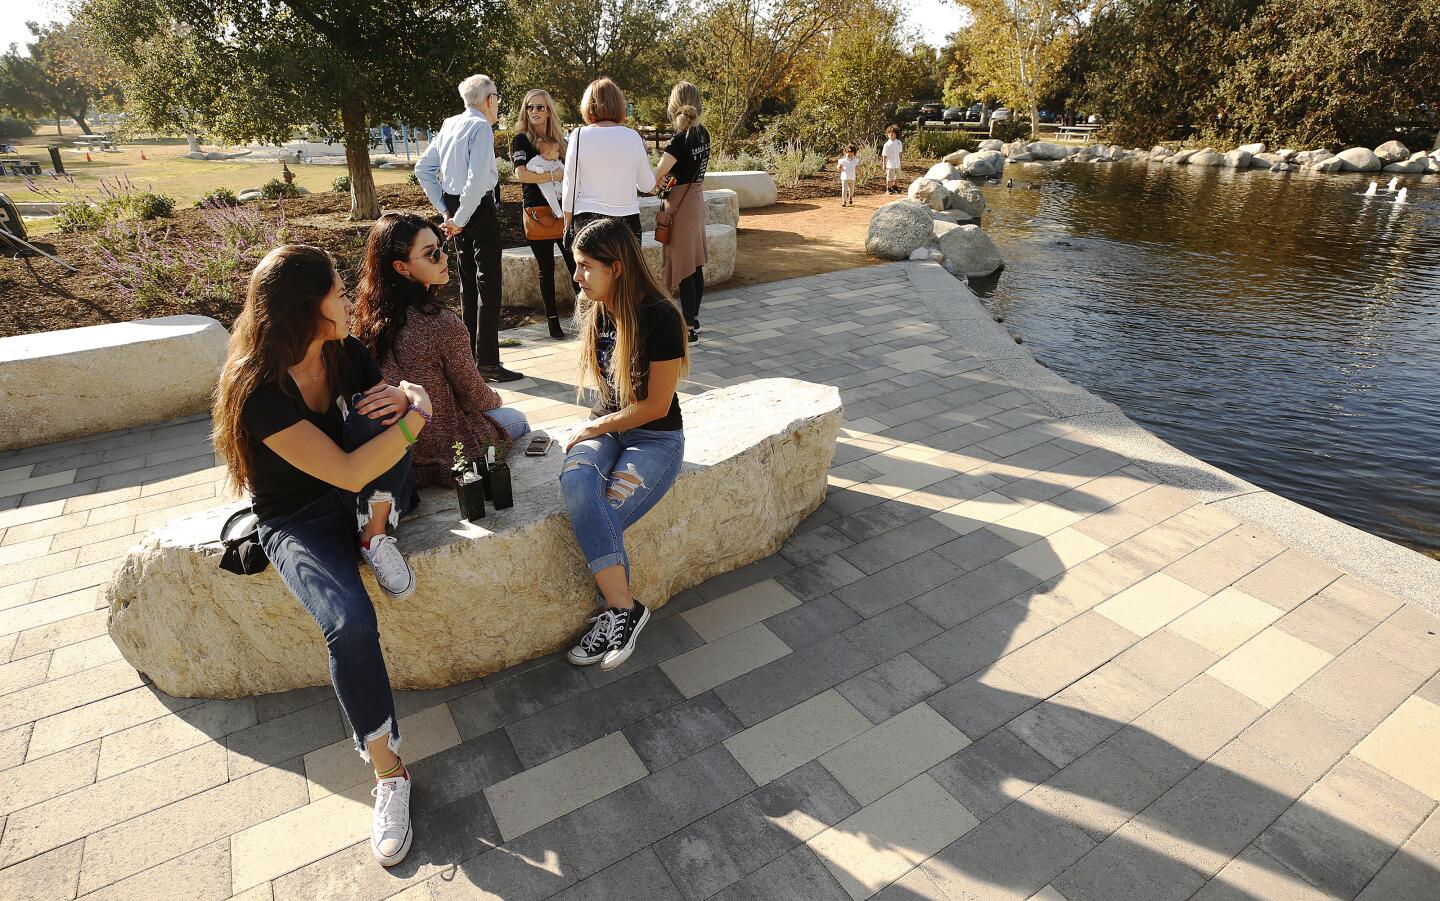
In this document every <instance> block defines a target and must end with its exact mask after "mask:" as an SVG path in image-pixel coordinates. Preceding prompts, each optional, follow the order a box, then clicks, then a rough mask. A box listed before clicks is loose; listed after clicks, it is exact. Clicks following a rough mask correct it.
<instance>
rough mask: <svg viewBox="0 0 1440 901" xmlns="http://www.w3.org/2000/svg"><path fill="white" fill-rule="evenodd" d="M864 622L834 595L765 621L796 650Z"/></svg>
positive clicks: (823, 596)
mask: <svg viewBox="0 0 1440 901" xmlns="http://www.w3.org/2000/svg"><path fill="white" fill-rule="evenodd" d="M859 622H861V618H860V614H858V613H856V612H855V611H854V610H851V609H850V608H849V607H848V606H846V605H845V604H843V603H841V602H840V601H839V600H838V599H837V598H836V597H835V596H834V595H829V594H826V595H821V596H820V597H818V598H815V599H814V600H811V601H806V602H805V603H803V604H801V605H800V606H798V607H792V608H790V609H789V610H786V611H784V612H782V613H777V614H775V615H774V616H772V617H770V618H769V619H767V620H765V627H766V628H768V629H769V630H770V631H771V632H773V633H775V635H776V637H778V638H779V639H780V640H781V641H783V642H785V644H787V645H789V646H790V648H791V649H792V650H793V649H795V648H801V647H804V646H806V645H810V644H814V643H815V642H817V641H820V640H821V639H824V638H828V637H830V636H831V635H837V634H839V633H841V632H843V631H844V630H846V629H848V628H850V627H851V626H853V625H855V624H856V623H859Z"/></svg>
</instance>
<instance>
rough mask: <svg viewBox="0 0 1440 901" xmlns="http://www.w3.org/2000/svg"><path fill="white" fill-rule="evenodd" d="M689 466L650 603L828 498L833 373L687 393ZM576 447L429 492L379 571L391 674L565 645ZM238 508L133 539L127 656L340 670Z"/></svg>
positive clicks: (209, 672) (463, 671) (784, 532)
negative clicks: (407, 588)
mask: <svg viewBox="0 0 1440 901" xmlns="http://www.w3.org/2000/svg"><path fill="white" fill-rule="evenodd" d="M684 411H685V425H686V446H685V464H684V468H683V470H682V471H681V473H680V476H679V478H678V479H677V480H676V482H675V486H674V487H673V488H672V489H671V490H670V492H669V493H668V494H667V495H666V496H665V498H664V499H663V500H661V501H660V503H659V504H657V505H656V506H655V508H654V509H653V510H651V511H650V513H649V514H647V515H646V516H645V518H644V519H642V520H641V521H640V522H639V523H638V524H636V525H635V526H634V527H633V528H632V529H631V530H630V531H629V533H628V534H627V542H626V544H627V548H628V550H629V551H630V555H631V567H632V574H633V577H634V585H635V593H636V596H637V597H639V598H640V599H641V600H642V601H644V602H645V603H646V604H649V605H651V606H652V607H659V606H661V605H663V604H664V603H665V602H666V601H667V600H668V599H669V598H670V597H671V596H672V595H674V594H675V593H676V592H679V591H681V590H683V589H685V588H689V587H690V586H692V585H696V584H699V583H700V582H703V581H704V580H706V579H709V578H711V577H712V576H716V575H719V574H720V573H723V572H727V571H729V570H732V569H735V568H737V567H740V566H743V565H745V564H747V563H750V562H752V561H755V560H758V559H760V558H761V557H765V556H767V555H769V554H772V553H774V552H775V551H776V550H778V549H779V548H780V545H781V543H782V542H783V541H784V540H785V538H786V537H787V536H788V535H790V533H791V532H792V531H793V530H794V528H795V526H796V525H797V524H798V523H799V522H800V521H801V520H802V519H804V518H805V517H806V516H807V515H809V514H810V513H811V512H812V511H814V510H815V508H816V507H818V506H819V505H820V503H821V501H822V500H824V497H825V483H826V474H827V471H828V470H829V467H830V461H831V458H832V456H833V455H834V450H835V439H836V436H837V434H838V432H839V428H840V420H841V415H842V409H841V405H840V396H839V392H838V391H837V390H836V389H835V388H834V387H833V386H828V385H816V384H811V383H808V382H801V381H796V380H792V379H764V380H760V381H755V382H750V383H747V384H743V385H736V386H732V387H729V388H722V389H718V390H715V391H710V392H707V393H705V394H702V395H700V396H698V397H695V398H692V399H689V400H686V401H684ZM563 460H564V454H563V453H562V452H561V450H560V449H559V448H558V447H556V448H552V450H551V451H550V453H549V454H547V455H546V456H544V457H525V456H523V455H518V454H517V455H515V456H514V458H513V459H512V460H511V467H512V470H513V472H512V478H513V481H514V488H515V506H514V507H512V508H511V509H509V510H503V511H499V512H496V511H494V510H490V511H488V512H487V513H486V515H485V518H484V519H481V520H480V521H479V523H478V524H476V525H472V524H470V523H466V522H464V521H462V520H460V518H459V515H458V512H457V510H456V503H455V494H454V492H453V491H450V490H444V489H432V490H427V491H425V492H424V499H423V502H422V505H421V508H420V513H419V514H417V515H416V516H413V517H411V518H408V519H406V520H405V522H404V524H403V527H402V528H401V530H400V532H399V537H400V545H401V548H402V549H403V550H404V551H405V553H406V554H407V555H408V557H409V559H410V563H411V565H412V566H413V567H414V569H415V573H416V577H417V582H418V586H417V590H416V592H415V594H414V595H413V596H412V597H411V598H410V599H408V600H406V601H401V602H395V601H392V600H391V599H390V598H389V597H387V596H386V595H384V594H382V593H381V592H380V590H379V588H378V587H376V585H375V583H374V580H373V579H372V578H371V576H370V574H369V573H368V571H367V572H366V573H365V575H364V578H365V583H366V587H367V589H368V590H369V592H370V596H371V597H372V598H374V600H375V607H376V613H377V615H378V617H379V621H380V635H381V643H382V645H383V647H384V650H385V657H386V662H387V664H388V666H389V670H390V678H391V680H392V681H393V683H394V684H395V686H396V687H397V688H402V689H424V688H436V687H440V686H444V685H451V684H454V683H457V682H462V681H466V680H469V679H474V678H476V677H478V676H483V675H485V674H487V673H492V672H495V671H496V670H500V669H503V668H505V667H508V666H512V665H514V664H517V663H520V662H522V661H525V660H529V659H532V658H534V657H538V656H540V655H543V654H547V653H549V652H551V651H556V650H559V649H561V648H563V647H566V646H567V645H568V643H569V642H571V641H573V640H574V638H575V637H576V635H578V634H579V632H580V630H581V628H582V626H583V625H584V622H585V619H586V617H588V616H590V615H592V614H593V612H594V611H593V607H594V599H595V584H594V581H593V580H592V579H591V577H590V571H589V569H588V568H587V567H586V565H585V560H584V558H583V557H582V555H581V553H580V549H579V547H578V546H577V545H576V544H575V540H574V536H573V534H572V533H571V531H570V523H569V518H568V516H567V514H566V512H565V506H564V503H563V501H562V500H561V497H560V487H559V482H558V479H559V474H560V468H561V465H562V462H563ZM233 509H235V505H234V504H231V505H229V506H226V507H220V508H217V509H214V510H211V511H206V512H203V513H198V514H194V515H191V516H186V517H182V518H180V519H176V520H173V521H171V522H169V523H167V524H166V525H165V526H163V527H162V528H160V529H158V530H156V531H155V532H152V533H151V534H150V535H148V536H147V537H146V538H145V539H144V540H143V541H142V542H141V543H140V544H139V545H137V546H136V547H134V548H132V549H131V550H130V553H129V555H128V556H127V558H126V560H125V563H124V565H123V566H122V567H121V569H120V571H119V572H118V573H117V575H116V577H115V579H114V581H113V583H112V584H111V585H110V587H109V589H108V600H109V603H110V621H109V623H110V636H111V638H113V639H114V641H115V644H116V645H117V646H118V647H119V648H120V651H121V653H122V654H124V656H125V659H126V660H128V661H129V662H130V663H131V665H133V666H134V667H135V668H136V669H137V670H139V671H140V672H142V673H145V674H146V675H148V676H149V677H150V678H151V679H152V680H154V682H155V684H156V686H158V687H159V688H160V689H161V690H162V691H165V692H167V693H169V694H171V695H175V696H180V697H206V698H233V697H242V696H246V695H253V694H261V693H266V692H275V691H284V690H287V689H292V688H301V687H304V686H309V685H323V684H326V683H327V682H328V681H329V671H328V668H327V663H326V654H325V645H324V641H323V639H322V638H321V636H320V631H319V629H318V628H317V627H316V625H315V624H314V622H313V621H312V620H311V619H310V617H309V615H308V614H306V612H305V610H304V609H303V608H302V607H301V606H300V604H299V602H298V601H296V600H295V598H294V597H292V596H291V595H290V593H289V592H288V591H286V589H285V587H284V585H283V584H282V583H281V581H280V579H279V577H278V576H277V575H276V573H275V568H274V567H273V566H272V567H270V568H269V569H267V570H266V571H265V572H263V573H261V574H259V575H256V576H237V575H233V574H231V573H228V572H224V571H222V570H221V569H220V568H219V566H218V563H219V559H220V553H221V549H220V547H219V545H218V543H217V542H216V536H217V535H218V533H219V529H220V525H221V523H222V522H224V520H225V517H226V516H227V515H228V514H229V513H230V512H231V511H232V510H233Z"/></svg>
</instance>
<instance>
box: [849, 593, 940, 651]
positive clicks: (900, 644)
mask: <svg viewBox="0 0 1440 901" xmlns="http://www.w3.org/2000/svg"><path fill="white" fill-rule="evenodd" d="M941 631H942V630H941V628H940V626H939V625H937V624H936V622H935V621H934V620H932V619H931V618H930V617H928V616H926V615H925V614H923V613H921V612H920V611H919V610H916V609H915V608H914V607H912V606H910V605H909V604H900V605H898V606H895V607H891V608H890V609H889V610H886V611H885V612H884V613H878V614H876V615H875V616H873V617H871V618H870V619H867V620H865V621H864V622H863V623H860V624H859V625H856V626H853V627H851V628H849V629H846V630H845V631H844V632H843V633H842V634H843V635H844V636H845V637H846V638H848V639H850V641H851V642H853V643H854V644H855V646H856V647H859V648H863V649H864V651H865V653H866V654H868V655H869V656H870V657H872V658H874V659H876V660H889V659H890V658H891V657H894V656H895V655H896V654H901V653H904V652H905V651H908V650H910V649H911V648H913V647H915V646H916V645H917V644H920V643H921V642H923V641H926V640H927V639H930V638H933V637H935V636H936V635H938V634H940V632H941Z"/></svg>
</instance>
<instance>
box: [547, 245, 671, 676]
mask: <svg viewBox="0 0 1440 901" xmlns="http://www.w3.org/2000/svg"><path fill="white" fill-rule="evenodd" d="M575 278H576V281H578V282H579V284H580V288H581V294H580V302H579V306H578V310H577V313H576V317H577V320H578V322H579V326H578V328H579V332H580V379H579V381H580V387H581V388H582V389H584V388H586V387H593V388H595V389H596V391H597V392H598V394H599V398H598V400H597V402H596V404H595V406H594V408H593V409H592V411H591V414H592V418H591V419H590V420H589V421H588V422H586V423H585V424H584V426H583V427H581V428H580V429H579V430H578V431H576V432H575V434H574V435H573V436H571V438H570V440H569V443H568V444H567V445H566V448H565V450H566V455H565V465H564V468H563V469H562V470H561V473H560V488H561V493H562V494H563V495H564V497H565V506H566V507H567V508H568V509H569V511H570V525H571V528H572V529H574V531H575V540H576V541H577V542H578V543H579V545H580V549H581V551H583V552H584V554H585V559H586V561H588V563H589V565H590V571H591V572H592V573H594V575H595V583H596V585H597V586H598V587H599V590H600V598H601V604H602V609H601V611H600V613H599V614H597V615H596V616H595V617H593V618H592V619H591V620H590V622H591V628H590V630H589V632H587V633H586V634H585V636H584V637H583V638H581V639H580V642H579V644H577V645H576V646H575V647H573V648H571V649H570V653H569V655H568V656H569V659H570V662H571V663H574V664H578V665H580V666H588V665H589V664H592V663H599V664H600V668H601V669H604V670H609V669H614V668H615V667H617V666H619V665H620V664H622V663H624V662H625V660H626V659H627V658H629V656H630V654H631V653H632V652H633V651H634V650H635V641H636V638H637V637H638V636H639V634H640V630H641V629H643V628H644V627H645V623H646V622H647V621H648V620H649V618H650V612H649V611H648V610H646V609H645V605H644V604H642V603H640V602H639V601H637V600H635V598H634V597H633V596H632V595H631V593H630V560H629V557H628V556H627V554H626V551H625V530H626V529H627V528H629V527H630V525H631V524H633V523H635V522H636V521H638V520H639V519H640V517H642V516H644V515H645V513H646V512H647V511H649V510H650V508H651V507H653V506H655V504H656V503H658V502H659V501H660V499H661V498H662V497H664V495H665V492H666V491H668V490H670V486H671V485H672V484H674V482H675V477H676V476H677V475H678V474H679V472H680V464H681V462H682V461H683V459H684V456H685V432H684V431H683V429H684V422H683V421H682V419H681V416H680V399H679V397H677V396H676V394H675V386H676V385H677V384H678V383H679V381H680V379H681V377H682V376H683V375H684V374H685V372H686V371H687V370H688V368H689V354H688V345H687V343H686V341H685V320H684V318H683V317H682V315H681V313H680V308H679V307H678V306H676V304H675V301H674V300H673V299H671V297H670V295H669V294H667V293H666V291H665V289H664V288H663V287H661V286H660V284H659V283H658V282H657V281H656V280H655V276H654V275H653V274H652V273H651V271H650V267H649V265H648V264H647V263H646V262H645V258H644V257H642V256H641V255H640V242H639V241H637V240H636V239H635V236H634V235H633V234H632V233H631V231H630V228H629V227H628V226H627V225H626V223H625V222H624V221H623V220H619V219H597V220H595V221H594V222H591V223H590V224H589V225H586V226H585V227H584V228H582V229H580V231H579V232H578V233H577V234H576V236H575Z"/></svg>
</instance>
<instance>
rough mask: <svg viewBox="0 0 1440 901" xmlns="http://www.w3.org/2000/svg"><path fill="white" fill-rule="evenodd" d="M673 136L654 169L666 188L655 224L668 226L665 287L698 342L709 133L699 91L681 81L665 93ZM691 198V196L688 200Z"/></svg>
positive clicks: (703, 262)
mask: <svg viewBox="0 0 1440 901" xmlns="http://www.w3.org/2000/svg"><path fill="white" fill-rule="evenodd" d="M667 111H668V113H669V116H670V121H671V124H672V125H673V126H674V128H675V137H674V138H672V139H671V141H670V146H669V147H666V148H665V153H664V154H662V155H661V157H660V165H658V166H656V167H655V181H656V182H657V183H658V184H660V185H661V187H662V188H663V187H665V186H666V185H669V186H670V189H669V194H668V196H667V197H666V198H665V208H664V209H663V210H661V212H660V216H659V217H658V218H657V220H656V221H657V222H660V223H662V224H664V223H668V224H669V226H670V242H669V243H668V244H665V245H664V247H665V251H664V253H665V266H664V271H663V276H664V281H665V287H666V288H667V289H669V291H670V293H671V294H674V295H676V296H678V297H679V298H680V309H681V311H682V312H684V314H685V325H686V326H687V328H688V329H689V340H690V341H691V343H694V342H695V341H698V340H699V339H700V299H701V297H702V296H703V295H704V294H705V270H704V266H705V262H706V257H705V219H706V216H705V172H706V170H708V169H709V168H710V133H709V132H708V131H706V130H705V126H703V125H701V124H700V89H699V88H697V87H695V85H693V84H691V83H690V82H688V81H682V82H680V83H679V84H677V85H675V87H674V88H673V89H672V90H671V91H670V105H669V107H668V109H667ZM692 195H693V196H692Z"/></svg>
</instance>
